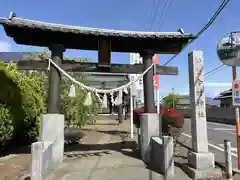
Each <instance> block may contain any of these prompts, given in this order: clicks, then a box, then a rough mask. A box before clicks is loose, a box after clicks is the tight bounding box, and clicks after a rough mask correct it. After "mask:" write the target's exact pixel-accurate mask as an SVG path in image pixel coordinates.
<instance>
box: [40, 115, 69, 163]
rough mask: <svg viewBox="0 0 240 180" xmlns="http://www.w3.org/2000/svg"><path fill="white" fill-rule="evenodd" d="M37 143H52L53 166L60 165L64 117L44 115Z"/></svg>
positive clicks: (62, 150)
mask: <svg viewBox="0 0 240 180" xmlns="http://www.w3.org/2000/svg"><path fill="white" fill-rule="evenodd" d="M39 141H42V142H45V141H52V142H53V145H52V146H53V147H52V159H53V164H54V165H55V166H58V165H59V164H61V163H62V161H63V153H64V115H62V114H44V115H42V116H41V121H40V135H39Z"/></svg>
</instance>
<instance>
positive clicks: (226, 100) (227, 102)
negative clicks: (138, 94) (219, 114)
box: [220, 98, 232, 108]
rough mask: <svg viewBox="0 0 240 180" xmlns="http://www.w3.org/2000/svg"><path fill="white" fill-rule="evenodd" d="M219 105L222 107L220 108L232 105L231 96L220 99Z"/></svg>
mask: <svg viewBox="0 0 240 180" xmlns="http://www.w3.org/2000/svg"><path fill="white" fill-rule="evenodd" d="M220 107H222V108H229V107H232V98H224V99H221V104H220Z"/></svg>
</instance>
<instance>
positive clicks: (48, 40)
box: [0, 13, 196, 164]
mask: <svg viewBox="0 0 240 180" xmlns="http://www.w3.org/2000/svg"><path fill="white" fill-rule="evenodd" d="M0 24H1V25H2V26H3V27H4V29H5V32H6V34H7V36H9V37H12V38H13V40H14V41H15V42H16V43H17V44H23V45H31V46H42V47H48V48H49V49H50V51H51V59H52V61H53V62H54V63H55V64H57V65H58V66H60V67H61V68H62V69H64V70H67V71H75V72H76V71H80V72H83V71H85V72H86V71H87V72H111V73H131V74H141V73H143V71H144V70H147V69H148V68H150V66H151V65H152V57H153V55H154V54H176V53H179V52H180V51H181V50H182V49H183V48H184V46H185V45H186V44H188V42H189V40H191V39H194V38H196V37H195V36H193V35H192V34H185V33H182V31H179V32H136V31H123V30H109V29H98V28H87V27H79V26H70V25H62V24H54V23H46V22H39V21H34V20H28V19H22V18H18V17H16V14H15V13H10V15H9V17H8V18H0ZM65 49H82V50H93V51H98V63H76V62H70V61H66V60H63V53H64V51H65ZM111 52H122V53H130V52H133V53H140V55H141V57H142V58H143V64H137V65H128V64H124V65H120V64H111ZM18 65H19V66H21V67H24V68H25V69H29V70H32V69H36V70H40V69H44V68H46V67H47V62H44V61H40V62H39V61H25V62H21V63H19V64H18ZM177 74H178V69H177V67H163V66H157V67H156V75H177ZM153 75H154V69H153V67H151V68H150V69H149V70H148V72H147V73H146V74H145V75H144V77H143V86H144V106H145V116H144V118H145V119H144V128H145V127H146V128H149V126H151V125H152V126H154V127H155V126H156V124H157V123H159V119H158V115H157V114H156V108H155V103H154V85H153ZM60 81H61V75H60V72H59V71H58V70H57V68H56V67H55V66H53V65H52V64H51V69H50V73H49V91H48V106H47V109H48V110H47V113H48V114H46V115H44V116H43V118H42V122H41V123H42V126H43V128H42V130H43V132H42V133H41V136H40V140H41V141H50V140H51V141H53V142H54V143H55V145H54V147H53V148H54V149H53V155H54V157H53V159H54V163H55V164H59V163H61V162H62V160H63V124H64V117H63V115H60V92H61V91H60ZM49 120H50V121H49ZM145 122H146V123H145ZM44 126H48V128H46V129H45V128H44ZM50 126H51V127H50ZM158 127H159V126H158ZM155 128H157V127H155ZM160 129H161V128H160ZM149 130H151V131H149ZM146 131H147V133H148V134H147V135H146V136H144V137H146V139H144V143H143V145H145V144H146V145H147V146H148V144H149V141H150V138H151V137H152V136H153V135H154V136H156V132H155V131H156V129H153V128H150V129H148V130H146ZM158 135H159V132H158ZM51 138H52V139H51ZM56 138H57V140H56ZM145 141H146V142H145ZM143 149H145V147H144V148H143ZM143 152H145V150H143Z"/></svg>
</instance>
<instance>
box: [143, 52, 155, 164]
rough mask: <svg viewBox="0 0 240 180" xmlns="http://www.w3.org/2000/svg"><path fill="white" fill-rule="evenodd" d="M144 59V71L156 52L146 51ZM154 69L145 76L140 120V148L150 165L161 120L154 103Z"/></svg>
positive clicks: (150, 63)
mask: <svg viewBox="0 0 240 180" xmlns="http://www.w3.org/2000/svg"><path fill="white" fill-rule="evenodd" d="M140 55H141V56H142V58H143V66H144V70H146V69H148V68H149V67H150V66H151V65H152V57H153V55H154V52H152V51H149V50H146V51H143V52H141V54H140ZM153 70H154V69H153V67H152V68H151V69H150V70H149V71H148V72H147V73H146V74H145V75H144V76H143V89H144V90H143V91H144V108H145V113H144V114H142V115H141V118H140V133H141V134H140V146H141V149H140V151H141V156H142V159H143V161H145V162H146V163H149V161H150V159H151V157H150V155H151V144H150V141H151V138H152V137H159V133H160V129H159V119H158V115H157V111H156V108H155V103H154V86H153V76H154V72H153Z"/></svg>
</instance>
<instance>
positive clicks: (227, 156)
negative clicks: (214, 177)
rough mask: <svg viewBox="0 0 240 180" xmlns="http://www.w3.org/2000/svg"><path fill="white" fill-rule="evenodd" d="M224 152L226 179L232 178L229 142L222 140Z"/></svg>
mask: <svg viewBox="0 0 240 180" xmlns="http://www.w3.org/2000/svg"><path fill="white" fill-rule="evenodd" d="M224 152H225V171H226V178H227V180H232V179H233V177H232V153H231V142H230V141H229V140H224Z"/></svg>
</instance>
